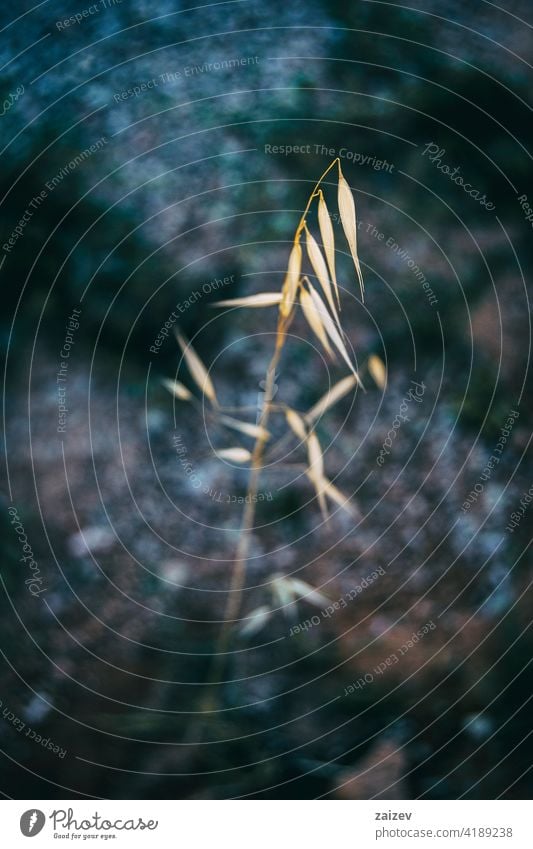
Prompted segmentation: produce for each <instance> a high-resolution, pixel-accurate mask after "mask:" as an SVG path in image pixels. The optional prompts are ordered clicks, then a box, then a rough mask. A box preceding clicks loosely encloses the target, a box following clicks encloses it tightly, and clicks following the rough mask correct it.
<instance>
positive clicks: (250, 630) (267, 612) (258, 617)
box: [240, 604, 272, 637]
mask: <svg viewBox="0 0 533 849" xmlns="http://www.w3.org/2000/svg"><path fill="white" fill-rule="evenodd" d="M271 616H272V610H271V609H270V607H268V606H267V605H266V604H263V605H261V607H256V609H255V610H252V612H251V613H250V614H249V615H248V616H246V618H245V619H244V621H243V623H242V625H241V628H240V633H241V636H242V637H251V636H252V635H253V634H257V632H258V631H260V630H261V629H262V628H264V626H265V625H266V623H267V622H268V620H269V619H270V617H271Z"/></svg>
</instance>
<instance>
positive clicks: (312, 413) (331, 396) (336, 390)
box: [305, 374, 361, 423]
mask: <svg viewBox="0 0 533 849" xmlns="http://www.w3.org/2000/svg"><path fill="white" fill-rule="evenodd" d="M356 383H359V384H360V385H361V381H360V378H359V376H358V375H353V374H349V375H348V377H343V379H342V380H339V382H338V383H336V384H335V386H332V387H331V389H329V390H328V392H326V393H325V395H323V396H322V398H320V399H319V400H318V401H317V402H316V404H315V405H314V406H313V407H311V409H310V410H309V411H308V412H307V413H306V415H305V420H306V421H307V422H309V423H311V422H314V421H315V420H316V419H318V418H319V417H320V416H321V415H323V413H325V412H326V410H329V408H330V407H333V405H334V404H336V403H337V401H340V399H341V398H344V396H345V395H347V394H348V392H350V391H351V390H352V389H353V388H354V386H355V385H356Z"/></svg>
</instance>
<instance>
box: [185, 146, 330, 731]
mask: <svg viewBox="0 0 533 849" xmlns="http://www.w3.org/2000/svg"><path fill="white" fill-rule="evenodd" d="M337 164H338V165H339V167H340V160H339V158H338V157H337V158H336V159H334V160H333V162H331V163H330V164H329V165H328V167H327V168H326V170H325V171H324V173H323V174H322V176H321V177H320V179H319V180H318V182H317V184H316V185H315V187H314V189H313V191H312V192H311V194H310V196H309V199H308V201H307V204H306V207H305V209H304V211H303V214H302V217H301V218H300V222H299V224H298V227H297V229H296V233H295V236H294V244H295V245H296V244H297V243H298V241H299V239H300V235H301V233H302V231H303V230H304V228H305V225H306V217H307V213H308V212H309V209H310V207H311V204H312V202H313V200H314V198H315V197H317V196H318V194H319V188H320V185H321V183H322V181H323V180H324V178H325V177H326V176H327V174H328V173H329V172H330V171H331V169H332V168H334V167H335V166H336V165H337ZM292 318H293V311H292V310H291V311H290V312H289V314H288V315H283V314H281V312H280V314H279V315H278V325H277V333H276V344H275V348H274V353H273V355H272V359H271V360H270V363H269V366H268V368H267V371H266V377H265V390H264V396H263V408H262V411H261V416H260V419H259V425H260V426H261V427H262V430H261V432H260V434H259V435H258V436H257V439H256V442H255V446H254V449H253V452H252V459H251V471H250V478H249V482H248V490H247V493H246V495H247V497H246V499H245V508H244V512H243V517H242V523H241V533H240V537H239V542H238V544H237V550H236V553H235V560H234V563H233V570H232V576H231V583H230V587H229V591H228V599H227V602H226V608H225V611H224V618H223V621H222V626H221V629H220V633H219V636H218V639H217V641H216V645H215V649H214V652H213V656H212V663H211V668H210V670H209V673H208V677H207V681H206V683H205V686H206V693H205V695H204V698H203V699H202V701H201V706H200V711H199V714H198V719H197V721H196V722H195V723H193V725H192V726H191V727H190V729H189V733H188V734H187V735H186V739H187V740H188V741H195V742H201V737H202V733H203V729H204V727H205V720H206V718H207V715H208V714H211V713H213V711H214V710H215V709H216V687H217V685H218V684H220V683H221V680H222V676H223V672H224V666H225V662H226V653H227V648H228V644H229V638H230V634H231V629H232V626H233V624H234V623H235V621H236V620H237V619H238V618H239V612H240V609H241V604H242V595H243V590H244V585H245V581H246V568H247V561H248V556H249V551H250V541H251V532H252V529H253V525H254V521H255V502H256V500H257V499H256V496H257V493H258V489H259V480H260V477H261V471H262V469H263V466H264V448H265V442H266V439H267V433H266V430H267V424H268V420H269V417H270V413H271V411H272V409H273V406H274V405H272V395H273V390H274V383H275V379H276V369H277V367H278V364H279V361H280V357H281V354H282V351H283V346H284V344H285V339H286V333H287V330H288V328H289V325H290V324H291V321H292Z"/></svg>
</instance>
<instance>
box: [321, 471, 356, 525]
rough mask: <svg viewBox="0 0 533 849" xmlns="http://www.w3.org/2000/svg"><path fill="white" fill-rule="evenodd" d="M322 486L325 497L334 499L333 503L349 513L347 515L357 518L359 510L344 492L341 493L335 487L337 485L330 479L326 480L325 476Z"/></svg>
mask: <svg viewBox="0 0 533 849" xmlns="http://www.w3.org/2000/svg"><path fill="white" fill-rule="evenodd" d="M323 487H324V492H325V493H326V495H327V497H328V498H330V499H331V501H334V502H335V504H338V505H339V507H341V508H342V509H343V510H345V511H346V513H349V515H350V516H351V517H352V518H353V519H357V518H359V511H358V510H357V508H356V507H355V506H354V505H353V504H352V503H351V502H350V500H349V499H348V498H347V497H346V496H345V495H344V493H342V492H341V491H340V489H337V487H336V486H335V485H334V484H332V483H331V481H328V479H327V478H324V480H323Z"/></svg>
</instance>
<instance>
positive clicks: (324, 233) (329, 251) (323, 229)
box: [318, 191, 341, 310]
mask: <svg viewBox="0 0 533 849" xmlns="http://www.w3.org/2000/svg"><path fill="white" fill-rule="evenodd" d="M318 226H319V227H320V235H321V237H322V244H323V245H324V253H325V254H326V259H327V261H328V268H329V276H330V277H331V282H332V283H333V288H334V289H335V297H336V299H337V306H338V308H339V310H340V308H341V299H340V296H339V287H338V284H337V274H336V272H335V236H334V233H333V225H332V223H331V216H330V214H329V212H328V207H327V205H326V201H325V200H324V194H323V192H322V191H321V192H320V197H319V200H318Z"/></svg>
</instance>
